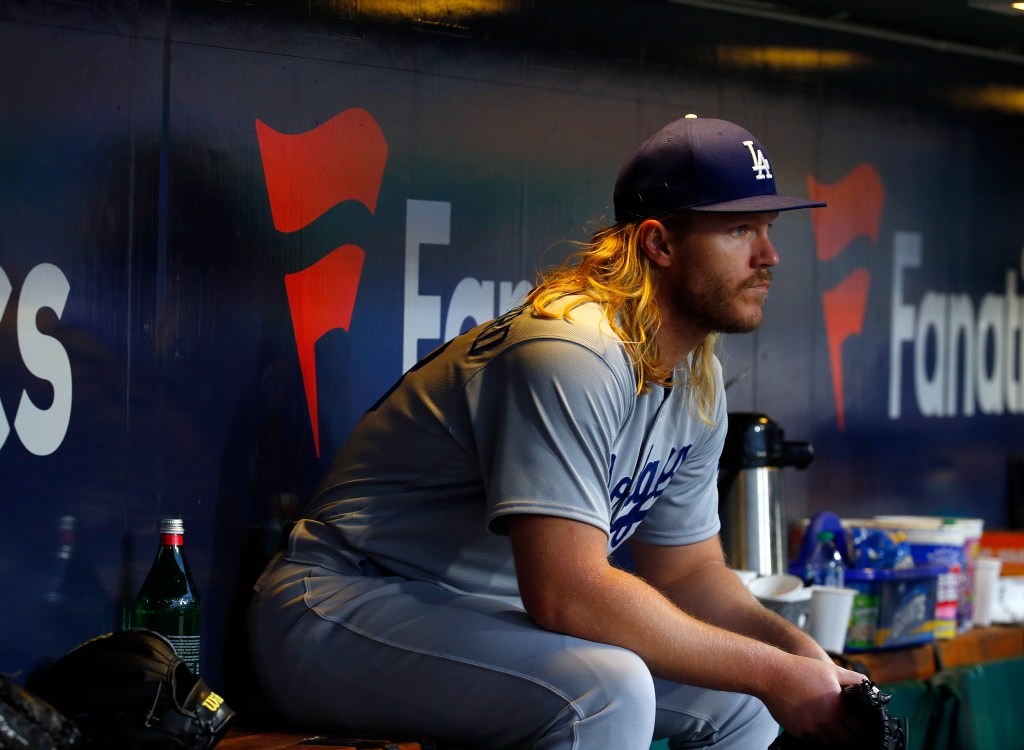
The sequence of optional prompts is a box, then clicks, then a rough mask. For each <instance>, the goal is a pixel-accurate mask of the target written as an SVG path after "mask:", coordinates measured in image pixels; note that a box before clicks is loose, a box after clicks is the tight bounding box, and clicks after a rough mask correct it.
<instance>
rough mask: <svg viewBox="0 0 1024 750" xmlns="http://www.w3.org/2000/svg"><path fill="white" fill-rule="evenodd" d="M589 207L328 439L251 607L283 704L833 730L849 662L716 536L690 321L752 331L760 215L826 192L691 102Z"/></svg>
mask: <svg viewBox="0 0 1024 750" xmlns="http://www.w3.org/2000/svg"><path fill="white" fill-rule="evenodd" d="M614 203H615V224H614V225H612V226H609V227H607V228H605V229H602V230H600V231H598V232H597V233H596V234H595V235H594V236H593V237H592V238H591V240H590V241H589V242H588V243H586V244H585V245H584V246H583V247H582V248H581V251H580V252H579V254H578V256H577V257H575V258H574V259H571V260H570V261H569V262H567V264H566V265H565V266H563V267H561V268H559V269H556V270H554V271H552V272H550V273H549V274H548V275H547V276H546V277H544V278H542V279H541V281H540V283H539V284H538V286H537V287H536V288H535V289H534V290H533V291H532V292H531V294H530V296H529V297H528V299H527V302H526V304H525V305H524V306H522V307H519V308H516V309H514V310H511V311H510V312H508V313H506V314H505V315H502V316H501V317H500V318H498V319H496V320H494V321H491V322H489V323H487V324H485V325H481V326H478V327H477V328H474V329H473V330H471V331H468V332H467V333H465V334H462V335H460V336H458V337H456V338H455V339H453V340H451V341H450V342H448V343H447V344H445V345H443V346H441V347H440V348H439V349H437V350H436V351H434V352H433V353H432V354H430V355H429V356H427V357H426V358H425V359H423V360H422V361H421V362H419V363H418V364H417V365H415V366H414V367H413V368H412V369H411V370H410V371H409V372H407V373H406V374H405V375H404V376H403V377H402V378H401V379H400V380H399V382H398V383H396V384H395V386H394V387H393V388H392V389H391V390H390V391H389V392H388V393H386V394H385V395H384V396H383V397H382V398H381V399H380V401H379V402H378V403H376V404H375V405H373V406H372V407H371V408H370V409H369V411H367V412H366V414H365V415H364V417H363V418H362V420H361V421H360V423H359V424H358V426H357V427H356V428H355V430H354V432H353V434H352V435H351V438H350V439H349V440H348V442H347V443H346V445H345V446H344V447H343V449H342V450H341V452H340V453H339V455H338V457H337V459H336V460H335V462H334V464H333V466H332V468H331V470H330V472H329V475H328V476H327V478H326V480H325V481H324V482H323V484H322V486H321V488H320V490H319V491H318V493H317V495H316V497H315V498H314V500H313V502H312V504H311V506H310V507H309V508H308V509H307V511H306V512H305V513H304V514H303V518H302V519H300V520H299V522H298V523H297V525H296V526H295V528H294V531H293V532H292V533H291V535H290V537H289V539H288V543H287V548H286V549H285V550H283V551H282V553H281V554H280V555H279V556H278V557H277V558H275V560H274V561H272V562H271V564H270V565H269V567H268V568H267V570H266V572H265V573H264V575H263V576H262V577H261V579H260V581H259V582H258V584H257V586H256V593H255V598H254V602H253V607H252V610H251V620H250V623H251V628H252V631H251V635H252V642H253V644H254V647H253V658H254V661H255V665H256V669H257V674H258V675H259V676H260V677H261V682H262V684H263V686H264V688H265V689H266V691H267V693H268V695H269V697H270V698H271V700H272V701H273V702H274V703H275V704H276V706H277V707H279V709H280V710H281V711H282V712H283V713H284V714H285V716H287V717H288V718H289V719H291V720H293V721H294V722H296V723H299V724H302V725H307V726H310V727H315V728H317V729H318V730H323V729H324V728H330V727H336V728H338V729H344V730H348V731H351V730H353V729H362V730H368V731H381V732H391V733H395V732H401V733H406V734H412V735H419V736H429V737H434V738H436V739H439V740H443V741H448V742H452V743H455V744H458V745H460V746H463V747H469V748H509V749H514V750H523V749H524V748H537V749H538V750H556V749H557V750H570V748H575V749H577V750H579V749H581V748H582V749H585V750H594V749H596V748H610V749H612V750H644V749H646V748H648V747H649V745H650V743H651V741H652V739H658V738H663V737H668V738H670V742H671V746H672V747H674V748H676V747H678V748H682V747H716V748H743V749H744V750H749V749H750V748H766V747H767V746H768V745H769V744H770V743H771V742H772V740H773V739H774V738H775V736H776V735H777V733H778V723H777V722H781V723H782V724H783V726H785V727H786V729H787V730H788V732H790V733H792V734H794V735H796V736H809V737H819V738H822V739H835V740H841V739H843V737H844V735H845V734H846V733H847V732H849V731H852V730H851V729H850V728H849V727H847V726H846V725H845V724H844V719H843V716H842V711H841V708H840V692H841V687H842V686H843V685H848V684H857V683H859V682H860V681H861V680H862V679H863V676H862V675H859V674H857V673H855V672H851V671H848V670H845V669H842V668H840V667H837V666H836V665H834V664H833V663H832V661H831V660H830V659H829V657H828V656H827V655H826V654H825V653H824V651H823V650H822V649H821V648H820V647H819V646H818V645H817V644H816V643H815V642H814V641H813V640H812V639H811V638H810V637H809V636H807V635H806V634H805V633H803V632H801V631H800V630H799V629H797V628H796V627H794V626H792V625H791V624H789V623H788V622H787V621H786V620H784V619H783V618H781V617H778V616H777V615H775V614H773V613H771V612H769V611H768V610H766V609H764V608H763V607H761V606H760V605H759V604H758V603H757V601H756V600H755V599H754V598H753V597H752V596H751V595H750V593H749V592H748V591H747V590H746V588H744V586H743V585H742V584H741V582H740V581H739V579H738V577H737V576H736V575H735V574H734V573H733V572H732V571H730V570H729V569H728V568H727V567H726V564H725V562H724V559H723V554H722V549H721V545H720V542H719V537H718V532H719V520H718V496H717V487H716V473H717V464H718V459H719V454H720V453H721V450H722V445H723V441H724V438H725V434H726V430H727V413H726V403H725V392H724V387H723V381H722V372H721V366H720V364H719V362H718V360H717V358H716V357H715V354H714V345H715V337H716V335H717V334H718V333H722V332H727V333H738V332H745V331H751V330H753V329H754V328H756V327H757V326H758V325H759V324H760V322H761V318H762V305H763V304H764V301H765V298H766V297H767V296H768V291H769V286H770V284H771V279H772V273H771V269H772V268H773V267H774V266H775V265H777V264H778V262H779V256H778V254H777V253H776V250H775V248H774V247H773V245H772V242H771V240H770V239H769V228H770V227H771V225H772V222H773V221H774V220H775V218H776V217H777V215H778V213H779V212H780V211H788V210H791V209H798V208H812V207H817V206H821V205H823V204H819V203H812V202H809V201H807V200H804V199H800V198H793V197H786V196H781V195H778V194H777V192H776V188H775V177H774V173H773V166H772V165H771V164H770V162H769V159H768V155H767V153H766V152H765V150H764V148H763V147H762V145H761V144H760V142H759V141H758V140H757V139H756V138H755V137H754V136H753V135H751V134H750V133H749V132H747V131H746V130H744V129H742V128H740V127H739V126H737V125H735V124H732V123H730V122H726V121H722V120H713V119H703V118H695V117H692V116H687V117H686V118H683V119H680V120H677V121H675V122H672V123H670V124H669V125H667V126H666V127H665V128H663V129H662V130H660V131H659V132H658V133H656V134H654V135H653V136H651V137H650V138H649V139H648V140H646V141H645V142H644V143H643V144H642V145H641V146H640V148H639V149H638V150H637V151H636V152H635V153H634V154H633V155H632V157H631V158H630V159H629V160H628V161H627V163H626V164H625V166H624V167H623V169H622V171H621V172H620V174H619V176H618V179H617V182H616V185H615V193H614ZM624 544H629V546H630V551H631V557H632V561H633V562H632V564H631V568H632V569H630V570H625V569H622V568H620V567H617V566H616V565H615V564H614V562H613V561H612V560H613V558H612V557H611V555H612V553H613V552H614V551H615V550H616V549H618V548H619V547H621V546H622V545H624Z"/></svg>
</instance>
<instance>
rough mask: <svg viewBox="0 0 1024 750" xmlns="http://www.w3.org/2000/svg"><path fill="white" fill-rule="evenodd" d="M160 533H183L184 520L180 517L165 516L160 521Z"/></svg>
mask: <svg viewBox="0 0 1024 750" xmlns="http://www.w3.org/2000/svg"><path fill="white" fill-rule="evenodd" d="M160 533H161V534H184V533H185V522H184V521H182V520H181V519H180V518H165V519H163V520H162V521H161V522H160Z"/></svg>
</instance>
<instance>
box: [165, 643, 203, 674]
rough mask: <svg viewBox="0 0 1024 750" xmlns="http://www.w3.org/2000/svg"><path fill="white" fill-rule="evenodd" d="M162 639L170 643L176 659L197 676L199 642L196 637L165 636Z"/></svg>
mask: <svg viewBox="0 0 1024 750" xmlns="http://www.w3.org/2000/svg"><path fill="white" fill-rule="evenodd" d="M164 638H166V639H167V640H169V641H170V642H171V645H172V646H174V651H175V652H176V653H177V654H178V658H179V659H181V660H182V661H183V662H185V666H186V667H188V668H189V669H190V670H192V673H193V674H196V675H197V674H199V640H200V636H198V635H165V636H164Z"/></svg>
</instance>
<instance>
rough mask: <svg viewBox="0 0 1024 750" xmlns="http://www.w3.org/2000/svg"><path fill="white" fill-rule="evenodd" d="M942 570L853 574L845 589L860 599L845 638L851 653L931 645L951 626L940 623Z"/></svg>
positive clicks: (935, 567) (925, 567)
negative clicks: (938, 604) (938, 609)
mask: <svg viewBox="0 0 1024 750" xmlns="http://www.w3.org/2000/svg"><path fill="white" fill-rule="evenodd" d="M945 572H946V568H945V567H943V566H941V565H916V566H914V567H912V568H901V569H897V570H889V569H884V568H850V569H848V570H847V571H846V586H847V588H851V589H854V590H855V591H856V592H857V593H856V594H855V595H854V598H853V612H852V613H851V615H850V626H849V629H848V630H847V633H846V650H847V651H873V650H877V649H886V648H902V647H904V646H916V645H920V644H923V643H931V642H932V641H934V640H935V633H936V630H941V629H942V628H944V627H947V626H948V624H947V623H944V622H940V621H939V620H937V619H936V609H935V605H936V595H937V589H938V579H939V575H941V574H942V573H945Z"/></svg>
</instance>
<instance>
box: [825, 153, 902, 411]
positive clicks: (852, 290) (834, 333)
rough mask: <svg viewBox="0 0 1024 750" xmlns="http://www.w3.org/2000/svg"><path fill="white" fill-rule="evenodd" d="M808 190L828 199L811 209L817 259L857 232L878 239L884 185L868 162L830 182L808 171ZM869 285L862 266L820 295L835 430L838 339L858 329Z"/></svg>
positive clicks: (839, 407)
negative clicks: (825, 206)
mask: <svg viewBox="0 0 1024 750" xmlns="http://www.w3.org/2000/svg"><path fill="white" fill-rule="evenodd" d="M807 191H808V195H809V196H810V198H811V200H815V201H824V202H827V203H828V204H829V209H828V210H827V211H814V212H812V214H811V222H812V226H813V227H814V251H815V254H816V255H817V257H818V260H823V261H828V260H832V259H833V258H835V257H836V256H838V255H839V254H840V253H841V252H842V251H843V250H845V249H846V247H847V246H848V245H849V244H850V243H852V242H853V241H854V240H855V239H856V238H858V237H867V238H868V239H869V240H871V242H872V243H876V242H877V241H878V227H879V225H880V224H881V220H882V206H883V204H884V202H885V191H884V189H883V187H882V180H881V178H880V177H879V176H878V172H877V171H876V170H875V168H874V167H873V166H871V165H870V164H861V165H860V166H858V167H856V168H855V169H854V170H853V171H851V172H850V173H849V174H848V175H846V177H844V178H843V179H841V180H840V181H839V182H837V183H835V184H833V185H825V184H822V183H820V182H818V181H817V180H815V179H814V178H813V177H808V178H807ZM870 286H871V273H870V272H869V271H868V270H867V269H866V268H857V269H855V270H854V271H852V272H851V273H850V274H849V275H848V276H847V277H846V278H845V279H843V280H842V281H840V282H839V283H838V284H837V285H836V286H835V287H833V288H832V289H830V290H828V291H826V292H824V293H823V294H822V297H821V303H822V308H823V312H824V315H825V333H826V336H827V337H828V354H829V364H830V366H831V369H832V387H833V391H834V393H835V403H836V421H837V422H838V424H839V429H840V430H844V429H846V406H845V397H844V393H843V343H844V342H845V341H846V340H847V339H849V338H850V337H851V336H855V335H860V334H861V332H862V331H863V328H864V314H865V311H866V310H867V300H868V289H869V288H870Z"/></svg>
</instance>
